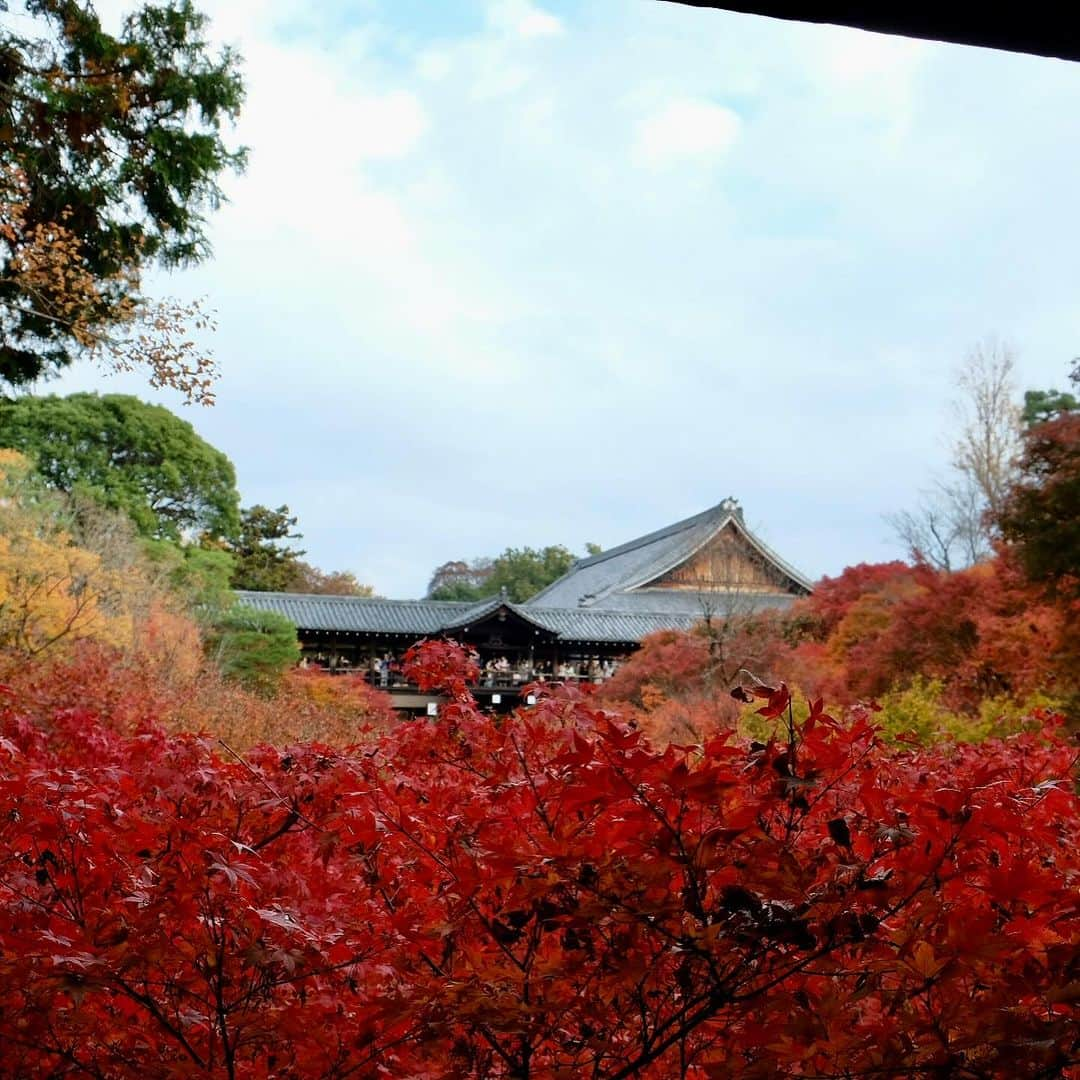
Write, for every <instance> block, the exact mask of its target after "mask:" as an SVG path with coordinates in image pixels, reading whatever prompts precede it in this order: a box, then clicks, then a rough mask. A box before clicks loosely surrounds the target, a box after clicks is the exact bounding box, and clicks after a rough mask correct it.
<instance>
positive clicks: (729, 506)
mask: <svg viewBox="0 0 1080 1080" xmlns="http://www.w3.org/2000/svg"><path fill="white" fill-rule="evenodd" d="M720 509H721V510H723V511H724V512H725V513H727V514H731V515H732V516H733V517H736V518H738V519H739V521H742V519H743V509H742V507H741V506H740V505H739V500H738V499H736V498H735V496H734V495H729V496H728V497H727V498H726V499H724V501H723V502H722V503H721V504H720Z"/></svg>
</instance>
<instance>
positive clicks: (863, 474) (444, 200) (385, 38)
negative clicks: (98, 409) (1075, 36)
mask: <svg viewBox="0 0 1080 1080" xmlns="http://www.w3.org/2000/svg"><path fill="white" fill-rule="evenodd" d="M127 2H128V0H100V2H99V6H102V7H105V6H109V7H110V9H111V8H112V7H114V6H116V5H119V4H121V3H127ZM548 2H551V3H553V0H536V3H526V2H523V0H501V2H499V3H492V2H490V0H483V4H481V5H477V4H475V3H473V2H472V0H465V2H463V3H461V4H456V3H455V4H452V3H449V2H446V3H444V2H443V0H439V2H438V3H423V2H419V3H418V2H412V3H408V4H402V3H400V0H325V2H323V3H318V4H311V3H310V0H308V2H306V3H305V2H304V0H199V6H200V7H203V8H208V9H209V10H210V11H211V14H212V15H213V16H214V19H215V21H214V24H213V27H212V29H213V30H214V31H215V32H217V33H218V34H219V35H220V36H221V37H222V38H227V39H231V40H233V41H234V42H235V44H236V45H237V47H238V49H239V51H240V53H241V54H242V55H243V56H244V58H245V61H246V68H245V81H246V83H247V86H248V89H249V95H248V102H247V106H246V108H245V111H244V116H243V118H242V121H241V125H240V127H239V130H238V131H237V133H236V137H235V141H237V142H242V143H245V144H247V145H249V146H250V147H251V149H252V156H251V165H250V170H249V172H248V174H247V175H245V176H243V177H241V178H239V179H237V180H235V181H232V180H230V182H229V184H228V188H229V194H230V197H231V198H232V203H231V205H229V206H227V207H226V208H225V209H224V210H223V211H222V212H221V213H219V214H216V215H214V217H213V218H212V223H211V238H212V240H213V243H214V246H215V251H216V257H215V259H214V260H213V261H211V262H209V263H208V264H207V265H205V266H203V267H200V268H198V269H196V270H194V271H191V272H189V273H185V274H183V275H177V276H176V277H175V278H173V279H170V280H168V281H162V280H161V279H157V280H155V281H154V282H152V283H151V284H152V286H153V287H154V291H156V292H158V293H161V292H180V293H182V294H188V295H190V294H196V295H200V294H206V295H208V297H209V304H210V306H211V307H213V308H215V309H216V310H217V313H218V323H219V327H220V329H219V331H218V333H217V335H216V336H215V340H214V341H213V342H212V344H213V346H214V348H215V350H216V352H217V354H218V357H219V360H220V362H221V366H222V369H223V372H224V376H223V382H222V386H221V392H220V394H219V398H218V401H219V403H218V405H217V407H216V408H215V409H213V410H208V411H203V412H197V413H194V415H192V412H189V413H187V414H186V415H189V416H192V418H193V419H194V420H196V422H197V423H198V425H199V427H200V430H201V431H202V432H203V433H204V434H205V436H206V437H207V438H208V439H210V441H211V442H213V443H214V444H215V445H220V446H221V447H222V449H223V450H225V451H226V452H227V453H228V454H229V455H230V456H231V457H232V458H233V460H234V461H235V463H236V465H237V469H238V474H239V478H240V486H241V490H242V493H243V496H244V499H245V502H247V503H252V502H264V503H267V504H269V505H279V504H280V503H282V502H287V503H288V504H289V505H290V506H291V507H292V508H293V510H294V511H295V512H297V513H298V514H299V516H300V522H301V526H302V528H303V531H304V534H305V536H304V546H305V547H306V548H307V549H308V551H309V557H310V558H311V559H312V560H313V561H314V562H315V563H316V564H318V565H321V566H323V567H325V568H338V567H341V568H349V569H353V570H354V571H355V572H357V573H358V574H359V576H360V577H361V578H362V579H367V580H372V581H373V583H374V584H375V585H376V586H377V587H378V588H379V589H380V590H381V591H384V592H386V593H387V594H389V595H399V596H404V595H416V594H417V593H419V592H420V591H422V589H423V587H424V584H425V582H426V579H427V575H428V574H429V572H430V570H431V568H432V567H433V566H435V565H437V564H438V563H440V562H443V561H445V560H446V559H447V558H451V557H457V556H464V557H467V556H472V555H480V554H484V553H485V552H494V551H499V550H502V549H503V548H504V547H506V546H507V545H515V546H520V545H526V544H527V545H532V546H537V545H543V544H546V543H566V544H568V545H571V546H574V547H576V548H577V549H578V550H580V547H581V545H582V544H583V543H584V542H585V541H586V540H596V541H599V542H602V543H605V544H613V543H618V542H620V541H622V540H625V539H627V538H628V537H630V536H633V535H636V534H638V533H640V532H644V531H647V530H648V529H650V528H654V527H656V526H658V525H661V524H663V523H664V522H665V521H671V520H675V519H676V518H677V517H679V516H682V515H685V514H689V513H692V512H694V511H695V510H699V509H701V508H702V507H704V506H706V505H709V503H710V502H716V501H718V500H719V499H720V498H721V497H723V496H725V495H727V494H729V493H731V492H732V491H734V493H735V494H736V495H739V496H740V497H742V499H743V502H744V505H746V507H747V511H748V513H749V514H750V515H751V519H752V520H754V521H759V522H762V523H763V524H764V525H765V526H766V527H767V530H768V531H769V532H770V533H771V535H772V536H773V537H774V539H775V542H776V546H777V547H778V549H779V550H780V551H781V552H782V554H784V555H785V557H788V558H790V559H791V560H792V561H793V562H794V563H796V565H800V566H801V567H802V568H804V569H806V570H807V571H808V572H810V573H812V574H813V573H817V572H820V571H827V572H831V573H835V572H837V571H838V570H839V569H840V568H841V567H842V566H843V565H844V564H845V563H849V562H857V561H860V560H862V559H867V558H875V557H891V556H892V555H893V554H896V552H895V551H893V550H892V549H890V548H888V547H886V546H883V545H882V543H881V541H882V539H883V537H884V534H885V528H884V526H883V525H882V524H881V516H880V515H881V514H882V513H883V512H885V511H888V510H892V509H897V508H899V507H900V506H902V505H903V503H902V501H901V500H903V498H904V490H906V489H905V484H907V487H908V488H910V490H915V489H917V488H918V486H919V483H920V480H919V476H920V474H925V473H927V472H929V470H930V468H931V467H932V466H933V465H935V464H936V463H937V462H936V459H937V458H939V456H940V452H939V449H938V446H937V441H936V438H935V434H936V431H937V429H938V428H939V426H940V424H939V420H940V407H939V405H940V402H941V401H942V400H943V399H944V398H945V397H947V395H948V386H947V372H948V370H949V367H950V365H951V363H952V362H953V361H954V360H955V358H956V357H957V356H958V355H962V353H963V350H964V348H965V347H966V346H967V345H968V344H969V343H970V341H972V340H974V339H976V338H978V337H979V336H981V335H982V334H983V333H985V332H986V330H987V329H989V328H990V327H988V326H987V325H986V319H987V318H992V320H993V321H992V327H996V328H998V329H999V330H1000V332H1001V333H1002V334H1005V335H1010V336H1014V337H1016V338H1017V339H1018V340H1019V342H1020V344H1021V346H1022V347H1023V356H1024V359H1025V361H1027V360H1028V358H1029V357H1030V358H1031V360H1032V366H1031V367H1030V368H1029V369H1027V370H1026V371H1025V377H1024V381H1025V383H1026V385H1054V384H1055V383H1057V384H1060V381H1061V378H1062V375H1063V372H1064V368H1065V366H1066V365H1065V361H1064V360H1063V359H1062V357H1067V356H1070V355H1072V354H1071V352H1069V346H1068V341H1069V340H1071V338H1070V334H1072V333H1073V324H1072V321H1071V312H1072V311H1073V310H1074V306H1075V305H1073V304H1072V296H1071V292H1070V290H1071V288H1072V282H1073V280H1074V277H1075V275H1074V274H1072V273H1071V267H1072V263H1073V261H1074V258H1075V251H1076V250H1077V248H1078V247H1080V221H1073V220H1072V219H1071V218H1069V217H1068V216H1067V215H1066V216H1062V215H1061V214H1060V212H1059V210H1060V207H1061V206H1063V205H1067V204H1068V201H1069V198H1070V197H1071V192H1070V190H1069V184H1070V183H1071V181H1072V178H1073V177H1075V176H1076V175H1077V173H1078V172H1080V144H1077V143H1076V141H1075V140H1072V139H1070V138H1069V126H1068V125H1069V122H1070V121H1069V118H1070V117H1071V116H1073V115H1075V113H1076V110H1077V109H1078V108H1080V68H1077V67H1076V66H1075V65H1056V64H1053V63H1052V62H1046V63H1043V62H1040V61H1036V60H1024V59H1020V58H1015V57H1008V56H1003V55H1002V54H998V53H991V52H988V51H980V50H971V49H968V50H964V49H954V50H948V49H947V48H946V47H944V46H935V45H912V44H910V43H906V42H897V41H893V40H891V39H882V38H877V37H873V36H870V35H859V34H856V33H854V32H845V31H842V30H837V29H835V28H828V27H809V26H802V25H798V24H793V23H778V22H774V21H772V20H765V19H755V18H752V17H749V16H741V15H736V14H733V13H726V12H721V11H695V10H694V9H692V8H687V7H682V6H678V5H668V4H659V3H625V2H622V0H579V2H577V3H575V4H574V5H573V6H572V7H573V10H574V11H575V16H574V18H573V20H572V21H571V20H570V19H569V18H567V19H566V20H565V24H564V22H563V21H560V20H559V19H558V18H557V17H556V16H555V15H553V14H551V13H549V12H548V11H546V10H544V9H543V8H542V7H540V6H537V4H543V3H548ZM564 6H566V5H564ZM477 7H482V8H483V10H485V11H486V13H487V19H486V21H485V22H483V23H482V25H480V26H479V27H477V25H476V21H475V10H476V9H477ZM429 13H433V14H430V15H429ZM556 35H558V36H556ZM735 110H737V113H736V111H735ZM628 159H629V160H630V161H632V162H633V163H635V164H637V165H639V166H641V167H640V168H628V167H627V163H628ZM717 162H723V165H724V168H723V173H722V174H720V173H719V172H718V170H716V169H714V168H712V166H714V165H715V164H716V163H717ZM674 166H685V167H674ZM988 313H989V314H988ZM1063 343H1064V344H1063ZM71 378H75V379H76V381H77V378H76V377H75V376H72V377H71ZM86 381H88V382H90V383H94V382H95V381H97V380H96V377H95V376H94V374H93V372H92V370H90V369H88V370H87V372H86ZM74 385H75V383H73V382H72V381H70V380H69V381H67V383H66V387H72V388H73V386H74ZM84 385H85V383H84ZM107 385H108V387H109V388H114V387H118V386H120V385H123V387H124V388H125V389H128V390H130V391H132V392H135V393H141V394H143V395H144V396H146V387H145V383H144V382H142V381H140V380H138V379H135V378H132V379H130V380H129V381H127V382H122V380H117V381H116V382H114V383H112V384H107ZM61 389H63V387H62V388H61ZM162 398H163V399H164V400H166V402H167V403H168V404H170V405H171V406H173V407H176V405H177V402H176V399H175V395H174V396H173V398H172V399H171V400H170V399H169V398H168V395H162ZM275 432H278V433H280V432H286V433H287V436H284V437H282V436H275V435H274V434H273V433H275ZM268 433H269V434H268ZM853 446H856V447H858V453H857V454H853V453H852V452H851V447H853ZM702 462H705V463H707V467H705V468H703V467H701V466H702ZM883 476H887V477H889V478H890V483H889V485H885V486H884V487H883V486H882V482H881V477H883ZM908 481H910V483H909V482H908Z"/></svg>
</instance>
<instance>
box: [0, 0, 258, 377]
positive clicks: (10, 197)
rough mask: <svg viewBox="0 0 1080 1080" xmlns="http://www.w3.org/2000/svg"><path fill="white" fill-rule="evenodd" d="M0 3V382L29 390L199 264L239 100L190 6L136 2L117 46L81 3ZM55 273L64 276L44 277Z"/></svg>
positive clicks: (184, 0) (229, 64) (231, 165)
mask: <svg viewBox="0 0 1080 1080" xmlns="http://www.w3.org/2000/svg"><path fill="white" fill-rule="evenodd" d="M11 7H12V8H16V7H17V8H18V9H19V10H11V11H10V12H8V8H9V5H8V4H7V3H4V4H2V5H0V10H3V11H4V12H8V14H6V15H3V17H2V21H0V225H2V229H0V379H3V380H7V381H8V382H10V383H23V382H29V381H33V380H34V379H36V378H38V377H39V376H41V375H42V374H48V373H49V372H51V371H55V370H57V369H59V368H61V367H64V366H65V365H67V364H69V363H70V362H71V361H72V359H73V358H74V357H75V356H76V355H77V354H78V353H79V352H80V351H81V350H82V349H84V348H85V347H87V345H88V344H89V343H90V342H91V341H93V340H94V339H95V338H96V337H98V336H99V335H107V334H108V333H109V332H110V329H111V328H113V327H115V326H117V325H120V324H124V323H129V322H130V321H131V320H132V318H133V317H134V309H135V308H137V306H138V305H139V303H140V302H141V301H142V297H141V296H140V293H139V288H140V286H139V272H140V270H141V269H142V268H144V267H146V266H148V265H149V264H151V263H153V262H157V263H161V264H163V265H166V266H177V265H184V264H190V263H194V262H198V261H199V260H201V259H203V258H205V257H206V255H207V254H208V250H209V249H208V244H207V240H206V235H205V231H204V224H205V214H206V212H207V211H208V210H210V209H213V208H214V207H215V206H216V205H217V204H218V202H219V201H220V199H221V191H220V189H219V186H218V178H219V176H220V175H221V174H222V172H223V171H225V170H228V169H238V168H240V167H242V165H243V157H244V155H243V151H242V150H234V149H229V148H228V147H227V146H226V145H225V143H224V142H223V140H222V137H221V127H222V124H223V123H225V122H228V121H230V120H232V119H234V118H235V117H236V116H237V115H238V112H239V109H240V105H241V101H242V98H243V87H242V84H241V81H240V76H239V74H238V58H237V57H236V56H235V55H234V54H233V53H231V52H230V51H228V50H225V51H224V52H222V53H220V54H218V55H215V54H214V53H213V52H212V51H211V50H210V49H209V47H208V45H207V42H206V40H205V37H204V30H205V23H206V20H205V17H204V16H203V15H201V14H199V13H198V12H197V11H196V10H195V9H194V8H193V7H192V5H191V3H190V0H167V2H165V3H162V4H160V5H155V4H144V5H143V6H141V7H139V8H137V9H136V10H135V11H134V12H133V13H132V14H130V15H129V16H128V17H127V18H126V20H125V21H124V24H123V28H122V30H121V31H120V33H119V34H118V35H117V36H113V35H111V34H108V33H106V32H105V31H104V30H103V28H102V26H101V22H100V20H99V18H98V16H97V14H96V13H95V11H94V8H93V5H92V4H91V3H89V2H88V0H22V3H17V2H15V3H13V4H12V5H11ZM54 263H62V264H63V266H64V269H65V271H72V272H75V273H76V274H77V276H72V274H71V273H65V274H61V275H57V274H53V273H50V272H42V270H43V264H44V269H45V270H46V271H48V270H50V269H51V268H52V266H53V264H54Z"/></svg>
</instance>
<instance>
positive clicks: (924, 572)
mask: <svg viewBox="0 0 1080 1080" xmlns="http://www.w3.org/2000/svg"><path fill="white" fill-rule="evenodd" d="M1078 626H1080V604H1077V603H1076V602H1073V601H1071V600H1069V599H1068V598H1063V597H1057V598H1051V597H1048V596H1047V595H1046V594H1045V593H1044V592H1043V591H1042V590H1041V589H1040V588H1039V587H1037V586H1035V585H1033V584H1032V583H1031V582H1029V581H1028V580H1027V579H1026V577H1025V576H1024V574H1023V573H1022V571H1021V568H1020V566H1019V565H1018V563H1017V560H1016V559H1015V557H1014V556H1013V554H1012V552H1010V551H1009V550H1007V549H1006V550H1003V551H1002V552H1000V553H999V554H998V555H997V556H996V557H995V558H994V559H991V560H989V561H987V562H985V563H981V564H979V565H977V566H973V567H970V568H968V569H966V570H961V571H957V572H954V573H947V572H944V571H940V570H936V569H934V568H932V567H930V566H926V565H916V566H911V565H908V564H906V563H903V562H891V563H881V564H860V565H859V566H854V567H849V568H848V569H846V570H844V571H843V573H841V574H839V575H838V576H837V577H835V578H828V577H827V578H824V579H822V581H821V582H819V583H818V585H817V586H816V587H815V589H814V592H813V594H812V595H810V596H809V597H807V598H805V599H804V600H801V601H799V602H798V603H796V604H795V605H794V606H793V607H792V608H791V610H790V611H789V612H787V613H785V614H783V615H782V616H778V615H777V614H776V613H764V614H761V615H753V616H744V617H742V618H741V619H738V620H734V621H733V625H732V626H730V627H723V628H717V627H712V628H709V627H706V626H699V627H698V628H696V629H695V630H693V631H691V632H689V633H684V632H679V631H664V632H662V633H659V634H654V635H652V636H651V637H649V638H647V639H646V640H645V641H644V643H643V647H642V648H641V650H640V651H639V652H638V653H636V654H635V655H634V656H633V657H632V658H631V660H630V661H629V662H628V663H627V664H625V665H624V666H623V667H622V668H621V669H620V671H619V672H618V674H617V675H616V676H615V678H614V679H612V680H611V681H610V682H609V683H608V684H607V685H605V686H604V688H603V690H602V692H601V699H602V700H604V701H605V702H607V703H609V704H611V705H612V706H614V707H619V708H623V709H626V710H629V711H630V712H631V713H632V714H633V715H634V716H635V718H636V719H637V720H638V722H639V723H640V724H641V725H642V726H643V728H644V729H645V730H647V731H649V732H650V733H651V734H653V735H654V736H655V737H657V738H661V739H663V738H671V739H675V740H676V741H679V740H681V739H685V738H687V737H691V738H698V737H701V735H702V733H703V731H704V732H708V731H709V730H712V729H713V728H714V727H715V726H716V725H717V724H724V723H730V722H731V720H732V716H731V713H730V703H729V702H727V701H726V700H725V698H726V694H725V691H726V689H727V688H728V687H730V686H731V685H733V684H734V683H735V682H736V681H737V679H736V675H737V669H738V668H739V667H749V668H750V669H751V670H753V671H754V672H756V673H758V674H761V675H764V676H769V677H772V676H775V677H783V678H787V679H789V680H791V682H792V683H793V684H794V685H796V686H798V687H799V688H800V689H802V690H804V691H805V692H806V693H807V694H808V695H811V696H823V697H825V698H827V699H829V700H832V701H836V702H839V703H841V704H843V705H845V706H851V705H855V704H857V703H858V702H860V701H872V700H875V699H880V700H883V701H884V700H885V699H886V698H889V699H893V698H895V697H896V696H897V695H903V694H908V695H910V694H912V693H915V694H920V693H921V694H923V696H926V693H927V692H928V688H930V690H931V691H932V692H931V693H930V696H931V697H932V699H933V700H932V701H928V702H927V705H928V706H929V707H931V708H932V709H933V710H936V711H938V712H940V713H941V714H942V716H943V717H944V716H950V717H952V716H955V717H960V718H962V717H967V718H969V723H968V727H969V729H970V730H971V732H972V733H973V734H975V733H980V734H985V733H987V732H988V731H989V732H992V731H994V730H995V723H994V717H996V716H1000V717H1002V718H1008V719H1009V723H1011V722H1012V720H1014V719H1015V718H1016V717H1017V716H1018V715H1020V713H1021V712H1022V711H1023V709H1024V707H1025V706H1026V707H1028V708H1030V707H1031V706H1032V705H1033V704H1046V703H1049V702H1058V703H1069V702H1071V701H1072V699H1073V696H1074V695H1076V694H1077V688H1078V675H1077V673H1078V672H1080V632H1078V631H1077V627H1078ZM717 643H719V644H717ZM721 661H724V662H721ZM886 719H887V718H886ZM695 722H696V723H697V724H698V725H700V727H699V729H698V730H694V729H693V724H694V723H695ZM946 727H948V728H950V730H951V731H952V733H953V734H962V727H963V725H960V724H955V723H950V724H947V725H946ZM997 727H998V729H999V730H1000V731H1002V732H1003V731H1005V730H1006V729H1007V727H1008V724H1007V723H1003V724H1001V725H997Z"/></svg>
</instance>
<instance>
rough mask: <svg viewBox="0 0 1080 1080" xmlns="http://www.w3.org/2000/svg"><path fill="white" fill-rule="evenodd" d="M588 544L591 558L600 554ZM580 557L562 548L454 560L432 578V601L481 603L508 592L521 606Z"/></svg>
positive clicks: (554, 546)
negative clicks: (486, 598) (492, 557)
mask: <svg viewBox="0 0 1080 1080" xmlns="http://www.w3.org/2000/svg"><path fill="white" fill-rule="evenodd" d="M599 550H600V549H599V548H598V547H597V546H596V545H595V544H586V551H587V552H588V553H589V554H590V555H595V554H597V553H598V552H599ZM575 559H577V556H576V555H574V554H573V552H571V551H570V550H569V549H567V548H565V547H563V546H562V545H561V544H551V545H549V546H548V547H545V548H541V549H539V550H537V549H535V548H530V547H523V548H507V549H506V550H505V551H504V552H503V553H502V554H501V555H499V556H497V557H496V558H494V559H473V560H472V561H471V562H466V561H464V560H460V559H458V560H454V561H452V562H448V563H443V565H442V566H440V567H438V568H437V569H436V570H435V572H434V574H433V575H432V578H431V582H430V584H429V585H428V597H429V598H430V599H432V600H479V599H482V598H483V597H485V596H493V595H495V594H496V593H499V592H501V591H502V590H503V589H505V590H506V595H507V597H508V598H509V599H510V600H512V601H514V603H521V602H523V601H525V600H528V599H529V597H530V596H535V595H536V594H537V593H538V592H539V591H540V590H541V589H543V588H545V587H546V586H548V585H550V584H551V583H552V582H553V581H555V580H556V579H557V578H560V577H562V576H563V574H565V573H566V572H567V570H569V569H570V567H571V566H573V565H574V561H575Z"/></svg>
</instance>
